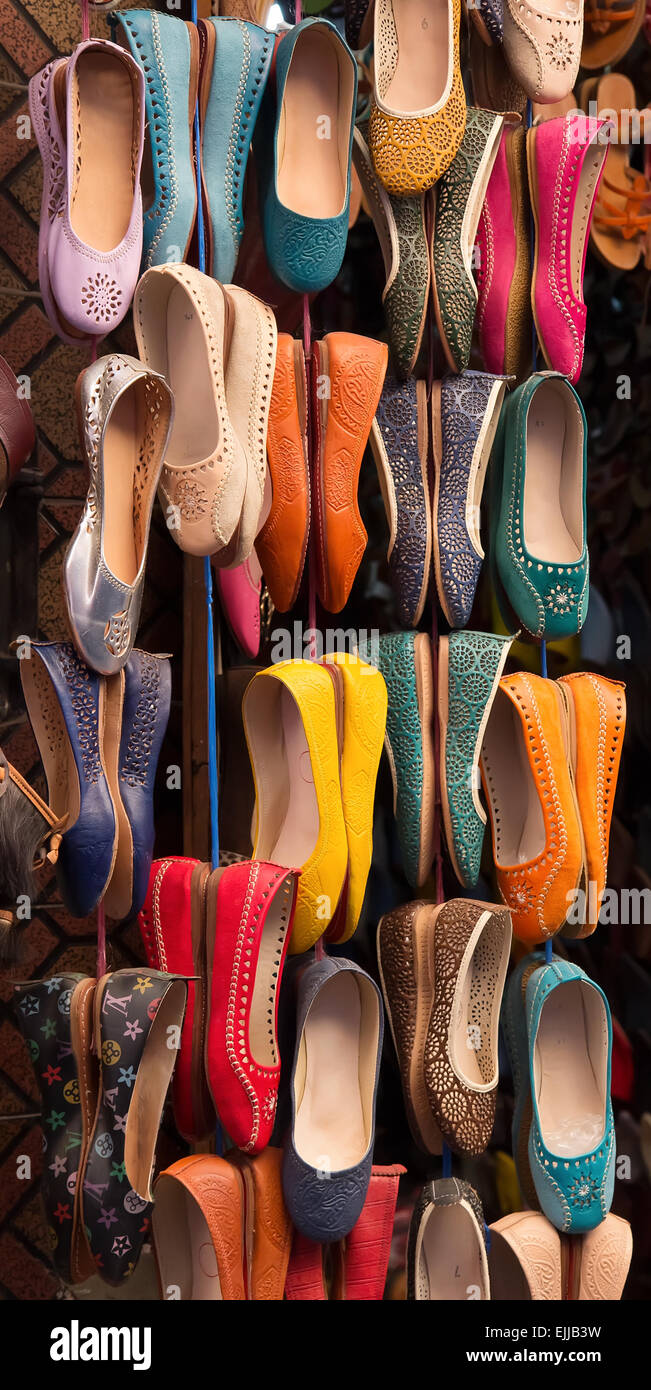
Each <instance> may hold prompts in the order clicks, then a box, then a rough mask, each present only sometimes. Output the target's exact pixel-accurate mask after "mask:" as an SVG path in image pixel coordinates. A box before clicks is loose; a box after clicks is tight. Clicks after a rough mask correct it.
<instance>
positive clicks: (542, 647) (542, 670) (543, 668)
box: [540, 642, 547, 680]
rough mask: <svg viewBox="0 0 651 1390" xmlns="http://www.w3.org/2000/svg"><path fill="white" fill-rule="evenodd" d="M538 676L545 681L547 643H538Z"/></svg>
mask: <svg viewBox="0 0 651 1390" xmlns="http://www.w3.org/2000/svg"><path fill="white" fill-rule="evenodd" d="M540 674H541V676H544V677H545V680H546V679H547V643H546V642H541V643H540Z"/></svg>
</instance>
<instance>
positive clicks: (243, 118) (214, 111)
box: [199, 18, 275, 284]
mask: <svg viewBox="0 0 651 1390" xmlns="http://www.w3.org/2000/svg"><path fill="white" fill-rule="evenodd" d="M199 31H200V34H201V79H200V85H199V109H200V118H199V119H200V128H201V180H202V184H201V186H202V193H203V214H204V223H205V229H206V270H207V271H208V274H209V275H212V276H213V279H215V280H221V282H222V284H230V282H231V280H232V279H233V275H234V273H235V264H236V261H237V253H238V251H239V249H240V242H241V240H242V234H243V231H244V213H243V207H242V203H243V194H244V175H245V173H246V164H247V159H248V155H249V149H250V147H251V137H252V135H253V130H254V127H255V123H256V120H257V116H258V111H259V109H260V104H261V102H262V97H263V94H264V89H265V86H266V82H267V77H268V74H269V69H270V67H271V59H272V57H273V51H274V40H275V34H270V33H269V32H268V31H267V30H266V29H261V28H260V26H259V25H258V24H249V23H247V22H246V21H245V20H242V19H229V18H224V19H206V20H202V21H201V24H200V26H199Z"/></svg>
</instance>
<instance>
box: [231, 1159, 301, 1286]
mask: <svg viewBox="0 0 651 1390" xmlns="http://www.w3.org/2000/svg"><path fill="white" fill-rule="evenodd" d="M226 1157H227V1161H228V1162H229V1163H232V1164H233V1166H234V1168H236V1169H237V1170H238V1172H239V1173H240V1174H241V1176H242V1181H243V1183H244V1240H245V1249H244V1256H245V1267H246V1284H247V1290H246V1293H247V1298H249V1299H252V1300H253V1301H254V1302H256V1303H259V1302H269V1301H273V1300H275V1301H276V1302H281V1301H282V1298H283V1295H284V1292H285V1279H286V1277H287V1266H288V1264H289V1256H290V1253H291V1248H292V1235H293V1226H292V1223H291V1220H290V1217H289V1213H288V1211H287V1208H286V1206H285V1202H284V1198H283V1184H282V1176H281V1173H282V1164H283V1151H282V1149H272V1148H266V1149H263V1150H262V1153H259V1154H257V1155H256V1157H255V1158H249V1157H247V1155H246V1154H243V1153H241V1152H240V1150H239V1149H233V1150H232V1152H231V1153H229V1154H227V1156H226Z"/></svg>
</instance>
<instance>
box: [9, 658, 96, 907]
mask: <svg viewBox="0 0 651 1390" xmlns="http://www.w3.org/2000/svg"><path fill="white" fill-rule="evenodd" d="M20 676H21V681H22V686H23V694H24V696H25V703H26V705H27V713H28V715H29V718H30V721H31V725H32V728H33V730H34V737H35V738H36V742H37V743H38V748H39V753H40V755H41V761H42V763H43V768H44V770H45V776H46V778H47V786H48V802H49V805H50V809H51V810H52V811H53V813H54V814H55V815H56V816H57V817H60V818H62V819H65V820H66V825H67V829H65V831H64V834H63V838H62V840H61V846H60V849H59V857H58V860H57V884H58V888H59V892H60V894H61V897H62V899H63V902H64V903H65V905H66V907H67V908H68V911H69V912H70V913H71V914H72V916H73V917H87V916H88V914H89V913H90V912H92V910H93V908H94V907H96V905H97V903H98V902H99V900H100V898H101V897H102V895H103V893H104V890H105V888H106V886H107V884H108V882H109V880H110V878H111V874H112V872H113V864H114V861H115V855H116V849H117V835H116V816H115V809H114V806H113V798H112V796H111V791H110V788H109V784H108V781H107V777H106V769H105V766H104V762H103V755H102V748H101V741H100V731H101V730H102V729H103V727H104V714H105V698H106V683H105V681H104V679H103V677H101V676H98V675H97V674H96V672H95V671H91V670H90V668H89V667H88V666H86V665H85V664H84V662H83V661H82V660H81V658H80V657H79V656H78V655H77V653H76V651H75V649H74V647H73V645H72V642H32V643H31V655H30V656H29V657H27V656H24V657H23V658H22V659H21V661H20Z"/></svg>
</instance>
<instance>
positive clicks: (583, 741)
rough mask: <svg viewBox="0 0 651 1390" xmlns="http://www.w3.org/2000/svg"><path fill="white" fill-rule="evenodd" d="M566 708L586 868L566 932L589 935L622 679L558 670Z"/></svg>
mask: <svg viewBox="0 0 651 1390" xmlns="http://www.w3.org/2000/svg"><path fill="white" fill-rule="evenodd" d="M556 684H557V686H558V688H559V689H560V691H561V694H562V696H563V699H564V701H565V705H566V708H567V713H568V718H569V727H570V758H571V765H572V771H573V775H574V782H575V786H576V795H577V800H578V803H579V814H580V816H581V825H582V827H583V838H584V841H585V855H586V868H587V873H586V877H587V883H586V885H585V900H584V908H585V910H584V911H582V912H581V913H580V914H574V913H571V914H570V919H569V921H568V922H566V924H565V926H564V928H563V935H564V936H572V937H583V936H591V935H592V932H593V931H594V929H595V927H596V925H597V922H598V920H599V910H600V908H601V903H602V899H603V895H604V889H605V887H606V874H607V872H608V842H609V839H610V821H611V817H612V814H613V802H614V800H615V791H616V788H617V774H618V771H619V761H620V758H621V754H622V743H623V742H624V729H625V727H626V696H625V694H624V690H625V686H624V684H623V682H622V681H611V680H607V679H606V677H605V676H597V675H595V674H594V673H593V672H592V671H585V672H577V673H576V674H574V675H571V676H561V678H560V680H559V681H557V682H556Z"/></svg>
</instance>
